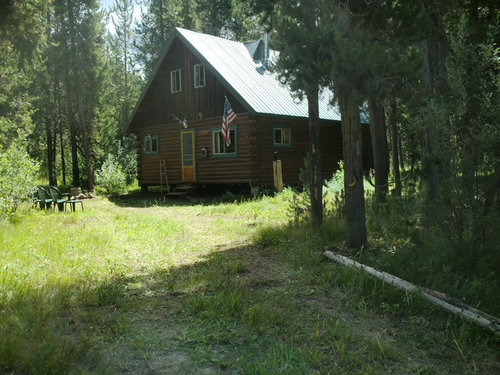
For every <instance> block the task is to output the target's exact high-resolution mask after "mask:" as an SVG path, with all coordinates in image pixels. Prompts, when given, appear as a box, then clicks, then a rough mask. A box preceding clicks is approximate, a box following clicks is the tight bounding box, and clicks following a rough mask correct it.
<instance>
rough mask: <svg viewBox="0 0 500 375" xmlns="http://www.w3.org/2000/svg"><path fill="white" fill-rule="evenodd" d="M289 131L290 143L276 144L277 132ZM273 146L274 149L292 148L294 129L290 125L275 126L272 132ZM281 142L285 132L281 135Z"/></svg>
mask: <svg viewBox="0 0 500 375" xmlns="http://www.w3.org/2000/svg"><path fill="white" fill-rule="evenodd" d="M277 130H280V131H283V130H288V132H289V142H288V143H277V142H276V131H277ZM272 137H273V146H274V147H292V127H291V126H290V125H273V130H272ZM280 138H281V140H282V141H283V132H282V133H281V137H280Z"/></svg>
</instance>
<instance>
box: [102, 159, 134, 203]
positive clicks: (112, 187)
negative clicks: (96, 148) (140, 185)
mask: <svg viewBox="0 0 500 375" xmlns="http://www.w3.org/2000/svg"><path fill="white" fill-rule="evenodd" d="M96 177H97V179H96V182H97V185H99V186H101V187H102V188H104V189H105V190H106V191H107V192H108V194H118V193H121V192H123V191H125V190H126V188H127V179H126V175H125V173H124V172H123V169H122V167H121V166H120V164H119V163H118V162H117V161H116V159H115V157H114V156H113V155H109V156H108V158H107V159H106V161H105V162H104V163H103V164H102V167H101V170H100V171H98V172H97V176H96Z"/></svg>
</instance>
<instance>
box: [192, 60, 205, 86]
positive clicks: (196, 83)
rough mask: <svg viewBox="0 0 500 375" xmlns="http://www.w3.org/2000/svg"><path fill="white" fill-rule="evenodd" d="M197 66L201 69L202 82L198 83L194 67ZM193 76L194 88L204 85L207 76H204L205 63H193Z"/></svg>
mask: <svg viewBox="0 0 500 375" xmlns="http://www.w3.org/2000/svg"><path fill="white" fill-rule="evenodd" d="M197 67H200V68H201V69H203V84H202V85H200V84H199V83H198V82H196V77H197V76H196V68H197ZM193 77H194V88H195V89H197V88H199V87H205V85H206V84H207V77H206V71H205V64H203V63H201V64H195V65H194V66H193Z"/></svg>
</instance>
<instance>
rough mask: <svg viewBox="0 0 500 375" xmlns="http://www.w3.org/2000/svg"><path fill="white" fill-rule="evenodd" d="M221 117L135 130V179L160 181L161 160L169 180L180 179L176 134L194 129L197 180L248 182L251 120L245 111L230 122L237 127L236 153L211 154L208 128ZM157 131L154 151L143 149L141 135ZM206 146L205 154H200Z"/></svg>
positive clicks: (253, 140)
mask: <svg viewBox="0 0 500 375" xmlns="http://www.w3.org/2000/svg"><path fill="white" fill-rule="evenodd" d="M221 120H222V116H221V117H213V118H210V119H203V120H194V121H191V122H189V126H188V128H187V129H184V127H183V126H182V125H181V124H179V123H177V122H171V123H167V124H162V125H159V126H154V127H144V128H141V129H140V130H139V131H138V137H137V139H138V150H139V153H138V157H139V163H138V164H139V173H138V174H139V183H140V184H144V185H159V184H160V163H161V160H165V164H166V168H167V177H168V182H169V184H173V185H176V184H180V183H182V166H181V147H180V137H181V131H183V130H194V131H195V144H194V147H195V155H196V160H195V165H196V177H197V183H199V184H230V183H249V181H250V180H251V179H252V178H253V177H254V175H255V172H256V168H255V157H254V155H255V153H256V144H257V143H256V134H255V130H254V129H255V125H254V124H255V120H254V119H253V118H252V117H251V116H250V115H249V114H248V113H243V114H238V116H237V118H236V121H235V122H234V123H233V125H234V126H236V127H237V149H238V153H237V157H217V156H213V145H212V129H214V128H217V129H219V128H220V127H221ZM147 135H151V136H153V135H157V136H158V142H159V153H158V154H145V153H144V137H146V136H147ZM203 148H206V150H207V155H206V156H204V155H203V154H202V149H203Z"/></svg>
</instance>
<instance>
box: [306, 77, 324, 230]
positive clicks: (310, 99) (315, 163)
mask: <svg viewBox="0 0 500 375" xmlns="http://www.w3.org/2000/svg"><path fill="white" fill-rule="evenodd" d="M318 88H319V86H318V85H314V87H313V89H311V90H310V92H308V94H307V103H308V110H309V152H310V155H311V160H310V164H309V168H310V178H311V181H310V190H311V191H310V193H311V217H312V224H313V226H320V225H321V224H322V223H323V179H322V172H321V150H320V124H319V102H318Z"/></svg>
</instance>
